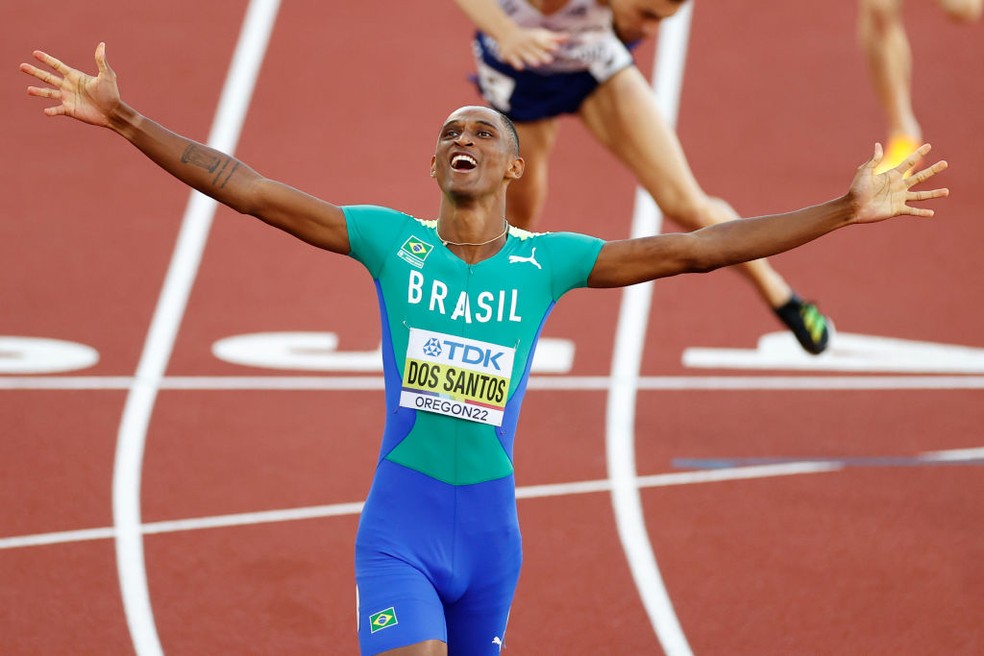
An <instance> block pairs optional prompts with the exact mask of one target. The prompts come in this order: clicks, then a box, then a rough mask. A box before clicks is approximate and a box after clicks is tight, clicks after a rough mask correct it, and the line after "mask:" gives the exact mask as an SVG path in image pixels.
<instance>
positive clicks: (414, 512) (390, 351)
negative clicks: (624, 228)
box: [343, 206, 603, 656]
mask: <svg viewBox="0 0 984 656" xmlns="http://www.w3.org/2000/svg"><path fill="white" fill-rule="evenodd" d="M343 210H344V212H345V216H346V220H347V225H348V235H349V242H350V245H351V253H350V255H351V256H352V257H353V258H355V259H356V260H358V261H359V262H361V263H362V264H363V265H364V266H365V267H366V269H368V271H369V273H370V274H371V275H372V278H373V281H374V283H375V286H376V291H377V295H378V299H379V310H380V318H381V321H382V353H383V371H384V377H385V388H386V411H387V415H386V427H385V430H384V434H383V439H382V445H381V449H380V456H379V463H378V466H377V469H376V473H375V476H374V478H373V483H372V487H371V490H370V492H369V495H368V498H367V500H366V505H365V508H364V510H363V512H362V517H361V519H360V523H359V531H358V536H357V538H356V582H357V586H358V592H359V641H360V646H361V649H362V653H363V654H365V655H369V654H377V653H380V652H382V651H386V650H388V649H394V648H396V647H400V646H405V645H409V644H414V643H416V642H421V641H424V640H434V639H436V640H443V641H446V642H447V643H448V650H449V654H451V655H452V656H473V655H474V656H478V655H484V654H498V653H499V648H500V647H501V645H502V640H503V639H504V634H505V629H506V620H507V617H508V614H509V607H510V605H511V603H512V599H513V594H514V591H515V587H516V583H517V581H518V577H519V569H520V563H521V560H522V556H521V545H520V533H519V524H518V520H517V514H516V497H515V479H514V477H513V439H514V434H515V430H516V423H517V420H518V418H519V410H520V406H521V404H522V401H523V396H524V394H525V391H526V385H527V381H528V378H529V373H530V365H531V363H532V356H533V350H534V348H535V346H536V342H537V339H538V338H539V336H540V333H541V330H542V329H543V325H544V322H545V321H546V318H547V316H548V315H549V313H550V311H551V309H552V308H553V306H554V304H555V303H556V302H557V301H558V300H559V299H560V297H561V296H562V295H563V294H565V293H566V292H568V291H570V290H571V289H575V288H578V287H584V286H586V284H587V279H588V275H589V274H590V272H591V269H592V268H593V266H594V262H595V259H596V258H597V256H598V252H599V251H600V250H601V246H602V243H603V242H602V241H601V240H599V239H595V238H593V237H587V236H584V235H579V234H574V233H531V232H527V231H524V230H520V229H517V228H510V229H509V231H508V235H507V238H506V242H505V244H504V245H503V247H502V249H501V250H500V251H499V252H498V253H496V254H495V255H493V256H492V257H490V258H488V259H486V260H483V261H481V262H478V263H476V264H468V263H466V262H464V261H463V260H461V259H460V258H458V257H457V256H456V255H455V254H454V253H452V252H451V251H450V250H449V249H448V248H446V247H445V246H444V245H443V244H442V242H441V240H440V239H439V238H438V236H437V233H436V221H423V220H420V219H416V218H414V217H411V216H409V215H406V214H403V213H400V212H397V211H395V210H391V209H386V208H382V207H375V206H349V207H345V208H343Z"/></svg>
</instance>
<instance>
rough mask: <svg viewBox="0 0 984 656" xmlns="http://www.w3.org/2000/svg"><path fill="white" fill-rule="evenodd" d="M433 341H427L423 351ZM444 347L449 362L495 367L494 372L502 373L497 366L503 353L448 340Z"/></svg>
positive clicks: (438, 346) (500, 368) (445, 341)
mask: <svg viewBox="0 0 984 656" xmlns="http://www.w3.org/2000/svg"><path fill="white" fill-rule="evenodd" d="M433 341H435V340H434V339H433V338H431V339H430V340H428V342H427V345H425V346H424V349H427V347H428V346H430V343H431V342H433ZM444 346H446V347H447V348H448V355H447V358H448V360H450V361H451V362H455V361H457V362H461V363H462V364H470V365H478V366H481V367H486V368H487V367H490V366H491V367H495V369H496V371H502V367H500V366H499V358H501V357H502V356H503V354H504V353H503V351H494V350H492V349H487V348H480V347H478V346H472V345H471V344H462V343H461V342H453V341H451V340H449V339H446V340H444ZM437 348H438V349H440V348H441V346H440V345H439V344H438V345H437ZM439 353H440V350H438V354H439ZM428 355H430V354H428Z"/></svg>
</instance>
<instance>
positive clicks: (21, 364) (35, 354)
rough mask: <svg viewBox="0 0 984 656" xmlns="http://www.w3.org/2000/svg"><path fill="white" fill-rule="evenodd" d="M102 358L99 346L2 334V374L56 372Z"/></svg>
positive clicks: (85, 365) (84, 367)
mask: <svg viewBox="0 0 984 656" xmlns="http://www.w3.org/2000/svg"><path fill="white" fill-rule="evenodd" d="M97 362H99V353H98V351H96V349H94V348H92V347H91V346H86V345H85V344H79V343H77V342H66V341H64V340H61V339H47V338H44V337H16V336H12V335H10V336H0V374H56V373H63V372H66V371H77V370H79V369H86V368H88V367H91V366H93V365H94V364H96V363H97Z"/></svg>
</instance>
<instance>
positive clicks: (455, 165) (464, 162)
mask: <svg viewBox="0 0 984 656" xmlns="http://www.w3.org/2000/svg"><path fill="white" fill-rule="evenodd" d="M477 166H478V162H477V161H475V158H474V157H472V156H471V155H464V154H458V155H455V156H454V157H452V158H451V168H452V169H453V170H455V171H471V170H472V169H474V168H475V167H477Z"/></svg>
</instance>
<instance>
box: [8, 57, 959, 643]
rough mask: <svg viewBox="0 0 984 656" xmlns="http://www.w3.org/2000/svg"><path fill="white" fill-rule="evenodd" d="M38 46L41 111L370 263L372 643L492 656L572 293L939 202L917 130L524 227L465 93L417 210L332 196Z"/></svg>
mask: <svg viewBox="0 0 984 656" xmlns="http://www.w3.org/2000/svg"><path fill="white" fill-rule="evenodd" d="M34 56H35V58H36V59H38V60H39V61H40V62H42V63H44V64H45V65H46V66H47V67H48V68H50V69H51V70H50V71H49V70H45V69H39V68H37V67H35V66H32V65H30V64H21V70H22V71H24V72H25V73H27V74H29V75H32V76H34V77H35V78H37V79H39V80H41V81H42V82H44V83H45V84H46V85H47V86H45V87H34V86H31V87H28V93H29V94H30V95H33V96H40V97H42V98H49V99H51V100H53V101H55V102H56V103H57V104H55V105H52V106H50V107H47V108H45V110H44V112H45V114H47V115H49V116H70V117H72V118H75V119H78V120H79V121H82V122H84V123H89V124H92V125H97V126H102V127H107V128H109V129H111V130H112V131H114V132H116V133H117V134H119V135H120V136H122V137H123V138H125V139H127V140H128V141H129V142H130V143H131V144H133V145H134V146H135V147H136V148H138V149H139V150H140V151H141V152H143V153H144V154H145V155H146V156H147V157H149V158H150V159H151V160H152V161H154V162H155V163H156V164H157V165H159V166H160V167H161V168H163V169H164V170H165V171H167V172H168V173H170V174H172V175H173V176H175V177H176V178H178V179H179V180H181V181H182V182H184V183H185V184H187V185H189V186H191V187H194V188H195V189H198V190H199V191H201V192H203V193H205V194H208V195H210V196H212V197H213V198H214V199H216V200H217V201H219V202H221V203H223V204H225V205H228V206H229V207H231V208H233V209H235V210H237V211H239V212H241V213H243V214H250V215H252V216H255V217H256V218H258V219H260V220H262V221H264V222H266V223H268V224H270V225H272V226H274V227H276V228H279V229H281V230H284V231H286V232H288V233H290V234H292V235H294V236H295V237H297V238H299V239H301V240H303V241H306V242H308V243H309V244H313V245H314V246H317V247H319V248H323V249H325V250H327V251H330V252H333V253H339V254H342V255H350V256H351V257H354V258H355V259H357V260H358V261H360V262H361V263H362V264H363V265H365V267H366V268H367V269H368V270H369V272H370V273H371V274H372V277H373V280H374V282H375V286H376V291H377V294H378V298H379V307H380V315H381V319H382V334H383V349H382V350H383V362H384V376H385V379H386V406H387V421H386V428H385V432H384V434H383V439H382V448H381V452H380V458H379V462H378V466H377V470H376V474H375V477H374V479H373V483H372V488H371V490H370V492H369V496H368V499H367V501H366V505H365V509H364V511H363V513H362V517H361V520H360V524H359V530H358V535H357V537H356V579H357V580H356V582H357V585H358V593H359V641H360V645H361V650H362V653H363V654H364V655H366V656H368V655H374V654H386V655H388V656H443V655H448V654H450V655H451V656H488V655H495V654H498V653H499V651H500V649H501V647H502V644H503V641H504V639H505V632H506V621H507V619H508V615H509V607H510V605H511V603H512V598H513V594H514V591H515V588H516V583H517V580H518V577H519V569H520V560H521V547H520V536H519V526H518V522H517V515H516V497H515V481H514V477H513V462H512V455H513V437H514V433H515V429H516V422H517V419H518V417H519V409H520V405H521V403H522V400H523V395H524V392H525V389H526V382H527V378H528V376H529V367H530V362H531V360H532V354H533V349H534V346H535V344H536V340H537V337H538V335H539V334H540V331H541V329H542V327H543V323H544V321H545V319H546V317H547V315H548V314H549V312H550V310H551V308H552V307H553V305H554V303H556V301H557V300H558V299H559V298H560V297H561V296H562V295H563V294H564V293H565V292H567V291H568V290H570V289H573V288H576V287H585V286H588V287H620V286H624V285H631V284H634V283H638V282H643V281H646V280H653V279H656V278H662V277H666V276H673V275H676V274H680V273H687V272H704V271H710V270H712V269H716V268H718V267H722V266H728V265H731V264H735V263H738V262H743V261H746V260H750V259H754V258H759V257H765V256H768V255H774V254H776V253H780V252H782V251H785V250H789V249H791V248H795V247H797V246H800V245H802V244H805V243H806V242H808V241H810V240H812V239H815V238H817V237H820V236H821V235H824V234H826V233H828V232H831V231H833V230H835V229H837V228H841V227H844V226H847V225H851V224H855V223H874V222H876V221H881V220H884V219H887V218H889V217H892V216H897V215H901V214H911V215H915V216H932V214H933V211H932V210H930V209H924V208H915V207H911V206H910V205H908V202H909V201H922V200H929V199H933V198H941V197H944V196H946V195H947V194H948V191H947V190H946V189H935V190H932V191H912V190H911V188H912V187H913V186H915V185H918V184H920V183H922V182H925V181H926V180H928V179H929V178H931V177H932V176H933V175H935V174H936V173H938V172H940V171H942V170H943V169H945V168H946V162H942V161H941V162H937V163H936V164H934V165H933V166H931V167H929V168H928V169H925V170H923V171H921V172H919V173H916V174H914V175H912V176H911V177H909V178H903V175H902V172H903V171H905V170H907V169H908V168H909V167H910V166H911V164H912V162H914V161H915V158H916V157H922V156H924V155H925V154H926V153H927V152H929V146H928V145H926V146H923V147H921V148H920V149H919V150H918V151H917V153H916V154H914V155H913V157H912V158H910V159H909V160H906V161H905V162H903V164H901V165H900V167H899V168H896V169H893V170H892V171H889V172H888V173H885V174H882V175H878V176H876V175H875V174H874V167H875V166H876V165H877V164H878V163H879V161H880V160H881V156H882V151H881V147H880V146H876V147H875V154H874V156H873V157H872V158H871V159H870V160H869V161H868V162H867V163H866V164H864V165H862V166H861V167H860V168H859V169H858V170H857V172H856V174H855V177H854V181H853V183H852V185H851V188H850V189H849V191H848V192H847V194H845V195H844V196H842V197H841V198H837V199H834V200H831V201H828V202H826V203H822V204H820V205H815V206H813V207H809V208H806V209H802V210H799V211H796V212H790V213H787V214H781V215H773V216H766V217H761V218H756V219H745V220H736V221H729V222H727V223H722V224H718V225H715V226H711V227H708V228H704V229H702V230H698V231H696V232H692V233H676V234H665V235H656V236H651V237H645V238H640V239H629V240H623V241H611V242H605V241H602V240H600V239H596V238H593V237H588V236H585V235H578V234H574V233H554V234H535V233H531V232H527V231H525V230H520V229H518V228H514V227H512V226H510V225H509V224H508V223H507V222H506V220H505V218H504V217H505V209H506V188H507V187H508V186H509V184H510V183H511V182H513V181H514V180H517V179H519V177H520V176H521V175H522V174H523V168H524V164H525V163H524V161H523V159H522V158H521V157H520V156H519V144H518V141H517V138H516V135H515V132H514V131H513V130H512V127H511V124H510V123H509V121H508V119H506V118H505V117H504V116H502V115H501V114H499V113H498V112H496V111H495V110H492V109H489V108H485V107H462V108H460V109H457V110H455V111H454V112H452V113H451V115H450V116H449V117H448V118H447V120H446V121H445V122H444V124H443V125H442V126H441V131H440V133H439V135H438V140H437V146H436V148H435V151H434V156H433V157H432V159H431V175H432V176H433V177H434V178H435V179H436V181H437V185H438V187H439V188H440V190H441V202H440V207H439V210H438V213H437V218H436V219H435V220H430V221H424V220H420V219H415V218H413V217H411V216H408V215H406V214H402V213H400V212H397V211H395V210H390V209H386V208H382V207H374V206H353V207H338V206H335V205H332V204H330V203H327V202H325V201H322V200H319V199H317V198H314V197H313V196H309V195H307V194H305V193H303V192H301V191H298V190H296V189H293V188H291V187H289V186H287V185H285V184H283V183H280V182H277V181H275V180H271V179H269V178H265V177H263V176H262V175H260V174H259V173H257V172H256V171H254V170H253V169H251V168H249V167H248V166H246V165H245V164H244V163H243V162H241V161H239V160H237V159H235V158H233V157H231V156H229V155H226V154H224V153H221V152H218V151H216V150H214V149H211V148H209V147H207V146H205V145H203V144H200V143H197V142H195V141H192V140H190V139H187V138H185V137H182V136H180V135H178V134H175V133H173V132H171V131H169V130H167V129H166V128H164V127H162V126H161V125H159V124H157V123H155V122H153V121H151V120H150V119H148V118H146V117H145V116H143V115H141V114H139V113H138V112H137V111H135V110H134V109H133V108H131V107H130V106H129V105H127V104H126V103H124V102H123V101H122V100H121V99H120V95H119V89H118V87H117V84H116V74H115V73H114V72H113V70H112V69H111V68H110V67H109V64H108V63H107V61H106V49H105V45H104V44H99V46H98V47H97V48H96V55H95V59H96V66H97V68H98V71H99V72H98V75H97V76H96V77H90V76H88V75H85V74H84V73H82V72H80V71H78V70H76V69H73V68H71V67H69V66H67V65H65V64H63V63H62V62H60V61H59V60H57V59H55V58H54V57H51V56H50V55H48V54H46V53H44V52H40V51H35V53H34ZM51 71H54V72H51ZM216 171H219V172H220V174H219V175H216V173H215V172H216Z"/></svg>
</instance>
